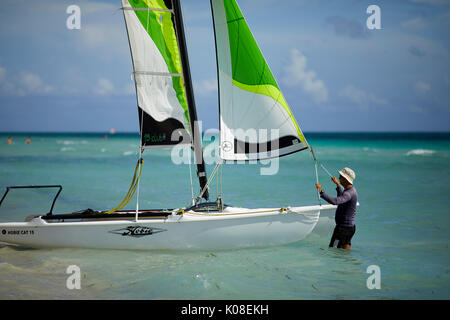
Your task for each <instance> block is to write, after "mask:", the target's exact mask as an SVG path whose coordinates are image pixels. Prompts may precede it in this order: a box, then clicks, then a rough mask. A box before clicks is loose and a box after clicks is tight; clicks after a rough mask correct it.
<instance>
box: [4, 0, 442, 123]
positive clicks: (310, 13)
mask: <svg viewBox="0 0 450 320" xmlns="http://www.w3.org/2000/svg"><path fill="white" fill-rule="evenodd" d="M181 3H182V7H183V14H184V22H185V30H186V37H187V45H188V52H189V59H190V67H191V75H192V79H193V84H194V94H195V101H196V105H197V113H198V117H199V119H201V120H203V124H202V129H203V130H206V129H210V128H218V127H219V120H218V97H217V94H218V92H217V73H216V61H215V57H216V56H215V46H214V35H213V26H212V18H211V9H210V5H209V1H208V0H182V1H181ZM238 4H239V6H240V8H241V11H242V13H243V15H244V17H245V18H246V20H247V23H248V25H249V27H250V29H251V30H252V33H253V35H254V37H255V39H256V41H257V42H258V44H259V47H260V49H261V51H262V53H263V55H264V56H265V58H266V60H267V62H268V65H269V67H270V69H271V70H272V73H273V74H274V76H275V79H276V80H277V82H278V84H279V87H280V88H281V91H282V92H283V94H284V96H285V98H286V101H287V102H288V104H289V106H290V108H291V110H292V113H293V114H294V116H295V118H296V119H297V122H298V123H299V125H300V127H301V129H302V131H304V132H326V131H328V132H335V131H347V132H348V131H376V132H383V131H450V37H449V36H448V32H449V30H450V0H390V1H389V0H388V1H376V0H370V1H357V0H326V1H325V0H309V1H307V0H284V1H278V0H238ZM70 5H77V6H79V7H80V10H81V17H80V29H68V28H67V19H68V18H69V16H70V14H68V13H67V12H66V10H67V8H68V7H69V6H70ZM371 5H377V6H378V7H379V9H380V27H381V28H380V29H369V28H368V24H367V20H368V19H369V22H373V20H371V16H372V13H373V12H372V11H370V12H369V13H367V9H368V7H369V6H371ZM120 6H121V2H120V1H119V0H114V1H101V0H96V1H87V0H83V1H77V0H70V1H66V0H35V1H26V0H2V1H0V43H1V46H0V132H107V131H109V130H110V129H111V128H115V130H116V131H117V132H137V131H138V116H137V107H136V97H135V90H134V83H133V80H132V77H131V74H132V64H131V57H130V50H129V45H128V39H127V35H126V29H125V25H124V19H123V14H122V11H121V10H120V9H119V8H120ZM369 25H370V24H369Z"/></svg>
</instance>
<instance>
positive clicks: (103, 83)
mask: <svg viewBox="0 0 450 320" xmlns="http://www.w3.org/2000/svg"><path fill="white" fill-rule="evenodd" d="M113 92H114V85H113V84H112V83H111V81H109V80H108V79H106V78H100V79H98V80H97V86H96V87H95V88H94V93H95V94H97V95H99V96H105V95H108V94H111V93H113Z"/></svg>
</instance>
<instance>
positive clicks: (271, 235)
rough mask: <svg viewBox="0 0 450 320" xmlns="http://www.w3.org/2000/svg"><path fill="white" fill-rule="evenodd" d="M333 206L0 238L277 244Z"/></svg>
mask: <svg viewBox="0 0 450 320" xmlns="http://www.w3.org/2000/svg"><path fill="white" fill-rule="evenodd" d="M329 210H334V206H329V205H326V206H308V207H289V208H285V209H279V208H277V209H243V208H236V207H227V208H225V210H224V211H223V212H221V213H218V212H209V213H204V212H202V213H200V212H193V211H189V212H185V213H183V214H176V213H175V212H174V213H173V214H171V215H168V216H167V217H164V218H151V219H142V220H141V219H139V220H138V221H137V222H136V221H134V220H106V221H73V222H72V221H69V222H59V221H53V222H50V221H46V220H44V219H42V218H41V217H37V218H34V219H32V220H31V221H29V222H21V223H2V224H0V241H1V242H6V243H10V244H18V245H24V246H29V247H34V248H42V247H77V248H104V249H142V250H185V249H225V248H242V247H254V246H257V247H260V246H268V245H280V244H286V243H291V242H296V241H299V240H302V239H304V238H305V237H306V236H307V235H308V234H310V233H311V231H312V230H313V229H314V228H315V226H316V224H317V223H318V221H319V216H320V213H321V212H324V211H329Z"/></svg>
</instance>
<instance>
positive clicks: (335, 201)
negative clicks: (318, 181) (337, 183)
mask: <svg viewBox="0 0 450 320" xmlns="http://www.w3.org/2000/svg"><path fill="white" fill-rule="evenodd" d="M338 188H339V187H338ZM320 197H321V198H322V199H324V200H325V201H326V202H328V203H331V204H334V205H340V204H343V203H346V202H347V201H350V199H351V198H352V196H351V194H350V193H348V192H343V193H342V195H339V196H337V197H336V198H335V197H331V196H329V195H328V194H326V193H325V192H323V191H322V192H321V193H320Z"/></svg>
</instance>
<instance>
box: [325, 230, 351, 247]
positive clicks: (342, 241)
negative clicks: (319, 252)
mask: <svg viewBox="0 0 450 320" xmlns="http://www.w3.org/2000/svg"><path fill="white" fill-rule="evenodd" d="M355 231H356V225H353V227H344V226H339V225H337V226H336V227H335V228H334V231H333V235H332V236H331V241H330V247H334V248H343V247H344V245H346V244H349V245H351V244H352V243H351V240H352V237H353V235H354V234H355Z"/></svg>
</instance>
